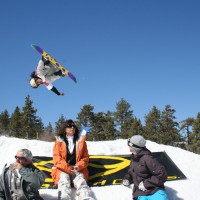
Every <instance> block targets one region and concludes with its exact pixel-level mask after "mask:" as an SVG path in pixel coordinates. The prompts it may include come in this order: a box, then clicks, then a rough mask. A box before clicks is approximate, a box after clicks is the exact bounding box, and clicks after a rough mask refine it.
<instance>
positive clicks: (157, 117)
mask: <svg viewBox="0 0 200 200" xmlns="http://www.w3.org/2000/svg"><path fill="white" fill-rule="evenodd" d="M144 118H145V126H144V137H145V138H146V139H148V140H151V141H154V142H159V135H160V124H161V113H160V110H158V108H156V106H153V108H152V109H151V110H150V112H149V113H148V114H147V115H145V117H144Z"/></svg>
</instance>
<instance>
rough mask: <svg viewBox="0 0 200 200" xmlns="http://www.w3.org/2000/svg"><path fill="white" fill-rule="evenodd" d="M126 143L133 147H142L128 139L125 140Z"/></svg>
mask: <svg viewBox="0 0 200 200" xmlns="http://www.w3.org/2000/svg"><path fill="white" fill-rule="evenodd" d="M127 145H128V146H129V147H135V148H140V149H141V148H142V147H139V146H137V145H135V144H133V143H132V142H131V141H130V139H128V140H127Z"/></svg>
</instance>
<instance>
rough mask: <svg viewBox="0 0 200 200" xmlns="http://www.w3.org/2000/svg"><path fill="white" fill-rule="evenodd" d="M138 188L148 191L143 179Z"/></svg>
mask: <svg viewBox="0 0 200 200" xmlns="http://www.w3.org/2000/svg"><path fill="white" fill-rule="evenodd" d="M138 188H139V190H141V191H143V192H145V191H147V189H146V188H145V187H144V183H143V181H142V182H141V183H140V184H139V185H138Z"/></svg>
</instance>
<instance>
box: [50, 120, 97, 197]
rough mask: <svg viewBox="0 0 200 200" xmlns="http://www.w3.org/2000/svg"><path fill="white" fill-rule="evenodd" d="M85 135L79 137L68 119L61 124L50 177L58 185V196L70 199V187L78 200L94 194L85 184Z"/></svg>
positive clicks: (86, 174) (87, 158) (71, 121)
mask: <svg viewBox="0 0 200 200" xmlns="http://www.w3.org/2000/svg"><path fill="white" fill-rule="evenodd" d="M85 140H86V135H83V136H81V137H79V130H78V128H77V126H76V125H75V123H74V122H73V120H71V119H69V120H67V121H66V122H64V123H63V124H62V126H61V130H60V133H59V135H58V137H56V141H55V144H54V147H53V164H54V166H53V168H52V173H51V176H52V179H53V181H54V183H55V184H56V185H58V198H59V199H61V200H62V199H65V200H66V199H67V200H71V189H72V187H75V188H76V189H77V195H78V197H79V199H80V200H82V199H88V200H93V199H94V197H93V196H94V195H93V192H92V190H91V189H90V187H89V186H88V185H87V180H88V169H87V167H88V162H89V155H88V149H87V144H86V141H85Z"/></svg>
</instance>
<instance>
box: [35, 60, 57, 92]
mask: <svg viewBox="0 0 200 200" xmlns="http://www.w3.org/2000/svg"><path fill="white" fill-rule="evenodd" d="M57 71H59V68H57V67H56V66H54V65H53V64H52V63H50V64H48V65H44V62H43V61H42V60H40V61H39V63H38V66H37V68H36V75H37V76H38V77H39V78H41V79H42V81H43V83H44V85H46V87H47V89H48V90H51V89H52V88H53V85H52V84H51V83H52V82H54V81H55V80H57V79H59V78H60V76H56V75H54V73H55V72H57Z"/></svg>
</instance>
